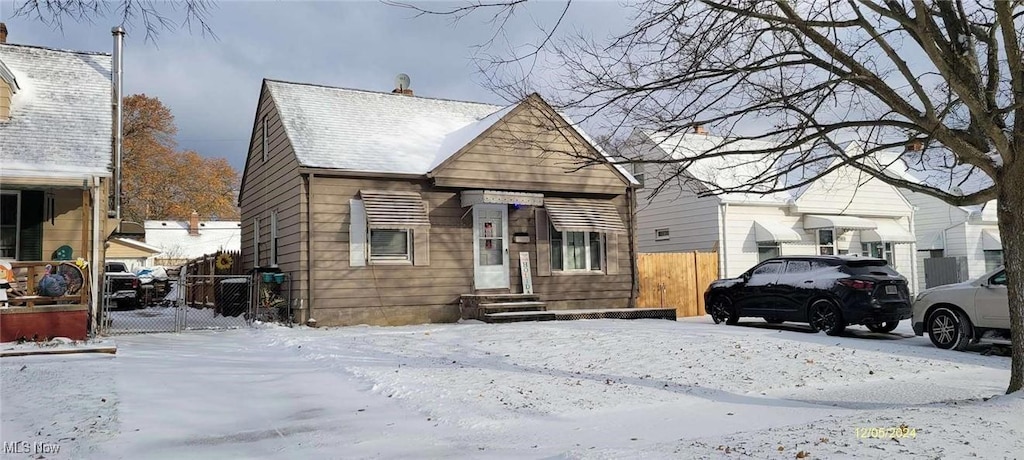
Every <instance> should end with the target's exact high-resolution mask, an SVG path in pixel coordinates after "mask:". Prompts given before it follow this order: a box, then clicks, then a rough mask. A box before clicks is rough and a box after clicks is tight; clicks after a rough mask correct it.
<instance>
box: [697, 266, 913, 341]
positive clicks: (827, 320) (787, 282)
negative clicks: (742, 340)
mask: <svg viewBox="0 0 1024 460" xmlns="http://www.w3.org/2000/svg"><path fill="white" fill-rule="evenodd" d="M910 301H911V299H910V292H909V291H908V290H907V279H906V278H904V277H903V276H901V275H900V274H899V273H896V271H895V270H893V269H892V268H891V267H889V265H888V262H886V261H885V260H884V259H876V258H871V257H853V256H789V257H776V258H773V259H768V260H765V261H764V262H761V263H759V264H757V265H756V266H754V268H751V269H750V270H747V272H746V273H744V274H742V275H740V277H739V278H732V279H721V280H718V281H715V282H713V283H711V286H709V287H708V290H707V292H705V293H704V302H705V305H707V311H708V314H710V315H711V318H712V319H714V320H715V323H721V322H725V323H726V324H736V322H737V321H739V319H740V317H745V316H756V317H761V318H764V319H765V321H768V322H769V323H781V322H783V321H793V322H798V323H808V324H810V325H811V327H812V328H814V329H815V330H817V331H825V333H826V334H828V335H839V334H840V333H842V332H843V329H845V328H846V326H847V325H850V324H863V325H865V326H867V327H868V329H870V330H871V331H873V332H890V331H892V330H893V329H896V326H897V325H898V324H899V322H900V320H904V319H907V318H910V317H911V315H912V310H911V306H910V304H911V302H910Z"/></svg>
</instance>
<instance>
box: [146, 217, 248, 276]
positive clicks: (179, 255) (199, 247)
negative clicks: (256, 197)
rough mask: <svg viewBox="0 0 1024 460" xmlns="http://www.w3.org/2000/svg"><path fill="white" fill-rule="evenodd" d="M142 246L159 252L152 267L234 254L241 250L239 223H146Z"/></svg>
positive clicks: (206, 221) (154, 257)
mask: <svg viewBox="0 0 1024 460" xmlns="http://www.w3.org/2000/svg"><path fill="white" fill-rule="evenodd" d="M144 225H145V228H146V244H147V245H149V246H152V247H155V248H157V249H159V253H158V254H156V255H154V256H153V263H154V264H155V265H164V266H178V265H182V264H184V263H185V262H188V261H189V260H192V259H196V258H199V257H202V256H205V255H211V254H216V253H218V252H221V251H227V252H238V251H240V250H241V246H242V228H241V227H242V223H241V222H239V221H237V220H230V221H229V220H224V221H220V220H199V214H198V213H196V212H193V213H192V215H191V216H189V220H188V221H187V222H186V221H176V220H147V221H146V222H145V223H144Z"/></svg>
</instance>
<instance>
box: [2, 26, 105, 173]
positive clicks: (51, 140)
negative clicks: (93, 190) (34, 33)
mask: <svg viewBox="0 0 1024 460" xmlns="http://www.w3.org/2000/svg"><path fill="white" fill-rule="evenodd" d="M0 61H2V62H3V65H4V66H6V67H7V68H8V69H9V70H10V71H11V73H12V75H13V77H14V78H15V79H16V80H17V84H18V88H19V91H17V93H16V94H15V95H14V96H13V97H12V98H11V116H10V119H9V120H8V121H4V122H0V137H2V138H3V142H2V143H0V163H2V164H3V175H5V176H24V175H26V174H27V175H31V174H32V173H33V172H34V173H35V174H36V175H38V174H39V172H40V171H44V172H46V175H47V176H48V177H49V176H52V174H50V172H51V171H59V172H62V173H63V175H69V174H70V175H71V176H72V177H83V178H85V177H89V176H92V175H109V170H110V168H111V162H112V156H113V150H112V146H111V137H112V130H113V128H112V126H113V114H112V111H111V107H110V103H111V94H112V93H111V81H110V67H111V58H110V55H108V54H100V53H87V52H79V51H63V50H54V49H48V48H41V47H33V46H24V45H12V44H0ZM66 165H74V166H75V167H74V170H69V168H67V167H66Z"/></svg>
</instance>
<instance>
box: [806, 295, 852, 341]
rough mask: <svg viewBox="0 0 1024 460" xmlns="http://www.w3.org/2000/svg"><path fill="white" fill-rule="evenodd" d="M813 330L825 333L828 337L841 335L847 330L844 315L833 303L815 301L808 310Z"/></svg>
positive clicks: (823, 300)
mask: <svg viewBox="0 0 1024 460" xmlns="http://www.w3.org/2000/svg"><path fill="white" fill-rule="evenodd" d="M807 316H808V317H809V321H808V323H810V325H811V328H813V329H814V330H816V331H825V333H826V334H828V335H839V334H842V333H843V330H844V329H846V323H845V322H844V321H843V313H842V312H840V311H839V307H837V306H836V304H835V303H834V302H832V301H829V300H825V299H820V300H815V301H814V303H812V304H811V307H810V309H809V310H808V315H807Z"/></svg>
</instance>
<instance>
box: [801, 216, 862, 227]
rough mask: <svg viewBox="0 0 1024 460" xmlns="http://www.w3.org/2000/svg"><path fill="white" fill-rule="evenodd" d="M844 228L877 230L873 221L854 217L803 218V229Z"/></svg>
mask: <svg viewBox="0 0 1024 460" xmlns="http://www.w3.org/2000/svg"><path fill="white" fill-rule="evenodd" d="M832 227H835V228H845V229H849V230H874V229H876V228H878V225H877V224H875V222H874V221H873V220H869V219H865V218H863V217H854V216H820V215H806V216H804V228H805V229H807V230H814V229H818V228H832Z"/></svg>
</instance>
